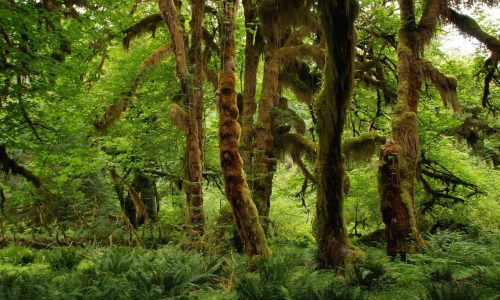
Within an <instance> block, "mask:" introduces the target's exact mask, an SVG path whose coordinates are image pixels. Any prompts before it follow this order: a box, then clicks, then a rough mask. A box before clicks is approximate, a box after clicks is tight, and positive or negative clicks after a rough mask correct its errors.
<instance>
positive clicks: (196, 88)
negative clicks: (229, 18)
mask: <svg viewBox="0 0 500 300" xmlns="http://www.w3.org/2000/svg"><path fill="white" fill-rule="evenodd" d="M192 6H193V16H192V17H193V28H192V30H193V36H194V37H195V39H197V40H199V47H201V33H202V31H201V29H200V26H201V22H202V18H203V1H202V0H193V3H192ZM200 6H201V7H200ZM159 7H160V12H161V14H162V17H163V19H164V20H165V22H166V23H167V26H168V29H169V32H170V35H171V38H172V41H173V48H174V54H175V60H176V71H177V76H178V77H179V80H180V84H181V93H182V94H183V95H186V97H188V110H189V111H188V115H189V124H188V132H187V137H186V139H187V148H188V169H189V178H188V187H187V190H186V193H187V196H188V202H189V203H188V206H189V221H190V224H191V225H192V226H193V232H194V233H195V234H197V235H199V236H202V235H203V234H204V227H205V216H204V213H203V195H202V182H201V180H202V165H203V164H202V148H201V147H200V146H202V145H203V141H202V135H201V134H202V129H200V128H201V124H199V120H201V118H202V109H203V108H202V102H203V98H202V97H203V93H202V84H203V82H202V79H201V73H200V70H201V71H202V70H203V58H202V55H201V49H199V48H197V47H195V49H198V50H195V67H194V68H195V71H194V73H195V74H194V76H193V75H192V74H191V73H190V72H189V69H188V63H187V53H186V47H185V43H184V37H183V34H182V32H181V28H182V27H181V25H180V22H179V18H178V15H177V8H176V6H175V4H174V1H173V0H160V1H159ZM200 14H201V15H200ZM193 42H195V41H193ZM197 51H199V53H198V52H197ZM200 57H201V61H200V60H199V59H200ZM193 77H194V82H193V79H192V78H193ZM200 82H201V83H200ZM200 130H201V131H200Z"/></svg>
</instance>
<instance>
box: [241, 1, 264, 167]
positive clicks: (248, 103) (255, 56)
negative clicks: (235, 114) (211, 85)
mask: <svg viewBox="0 0 500 300" xmlns="http://www.w3.org/2000/svg"><path fill="white" fill-rule="evenodd" d="M243 8H244V10H245V13H244V14H245V28H246V36H245V73H244V83H243V110H242V111H241V112H240V113H241V118H240V119H241V138H240V149H241V157H242V159H243V168H244V170H245V173H246V174H249V175H251V174H252V173H253V170H252V158H253V149H254V138H255V132H254V126H253V118H254V114H255V107H256V104H255V91H256V87H257V70H258V68H259V59H260V55H261V54H262V47H263V42H264V41H263V38H262V35H261V34H260V30H259V28H258V25H255V24H256V23H257V8H256V6H255V5H254V4H252V1H251V0H243Z"/></svg>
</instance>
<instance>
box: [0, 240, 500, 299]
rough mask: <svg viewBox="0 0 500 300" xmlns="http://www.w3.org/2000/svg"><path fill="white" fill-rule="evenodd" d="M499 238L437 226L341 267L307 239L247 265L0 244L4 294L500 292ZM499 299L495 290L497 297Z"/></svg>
mask: <svg viewBox="0 0 500 300" xmlns="http://www.w3.org/2000/svg"><path fill="white" fill-rule="evenodd" d="M498 246H499V243H498V238H497V237H496V236H491V237H487V238H484V239H483V240H481V241H479V242H474V241H472V240H470V239H469V238H468V237H467V236H465V235H463V234H461V233H456V232H438V233H437V234H435V235H434V236H430V237H429V239H428V248H427V250H425V251H424V252H422V253H415V254H412V255H410V256H409V259H408V261H407V262H401V261H391V260H390V259H389V258H387V256H386V255H385V253H384V251H383V250H382V249H380V248H373V247H366V248H364V249H363V250H364V251H365V252H366V253H367V254H368V259H367V260H366V261H365V262H364V263H362V264H359V265H357V266H355V267H353V268H352V269H349V270H345V271H344V272H343V273H344V274H343V275H339V274H336V273H335V272H333V271H332V270H326V269H321V268H319V266H318V261H317V252H316V249H315V248H313V247H306V248H304V247H297V246H288V247H287V246H283V244H281V243H280V244H277V245H275V246H273V253H274V256H273V257H272V258H270V259H268V260H257V261H254V262H252V264H248V262H247V259H246V257H245V256H244V255H243V254H236V253H234V252H233V253H230V254H229V255H225V256H223V257H221V256H214V255H208V254H202V253H199V252H193V251H186V250H182V249H179V248H175V247H172V246H164V247H162V248H159V249H157V250H145V249H137V248H120V247H114V248H90V247H87V248H75V247H72V248H55V249H50V250H33V249H29V248H24V247H21V246H15V245H13V246H8V247H6V248H4V249H0V299H255V300H258V299H305V300H308V299H317V300H319V299H346V300H347V299H422V300H423V299H430V300H435V299H438V300H444V299H464V300H467V299H498V295H499V291H500V285H499V282H500V264H499V262H498V257H499V256H498V254H499V250H498ZM495 297H497V298H495Z"/></svg>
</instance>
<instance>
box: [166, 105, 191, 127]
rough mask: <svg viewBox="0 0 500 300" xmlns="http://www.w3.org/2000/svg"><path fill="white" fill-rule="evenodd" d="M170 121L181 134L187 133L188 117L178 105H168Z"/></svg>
mask: <svg viewBox="0 0 500 300" xmlns="http://www.w3.org/2000/svg"><path fill="white" fill-rule="evenodd" d="M169 110H170V119H171V120H172V124H174V126H175V127H176V128H177V129H179V130H180V131H182V132H185V133H187V132H188V131H189V115H188V114H187V113H186V112H185V111H184V109H182V107H180V106H179V105H178V104H175V103H173V104H170V107H169Z"/></svg>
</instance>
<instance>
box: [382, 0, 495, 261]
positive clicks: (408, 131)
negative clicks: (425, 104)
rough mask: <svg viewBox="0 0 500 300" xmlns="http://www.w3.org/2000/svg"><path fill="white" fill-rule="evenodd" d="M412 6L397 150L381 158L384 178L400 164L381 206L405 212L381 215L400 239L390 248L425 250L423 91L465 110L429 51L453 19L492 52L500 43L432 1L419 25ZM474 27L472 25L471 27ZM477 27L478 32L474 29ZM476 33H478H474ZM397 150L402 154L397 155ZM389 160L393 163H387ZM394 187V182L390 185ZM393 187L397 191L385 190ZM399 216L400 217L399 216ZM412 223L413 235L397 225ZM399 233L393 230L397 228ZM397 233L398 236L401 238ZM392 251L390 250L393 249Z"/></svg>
mask: <svg viewBox="0 0 500 300" xmlns="http://www.w3.org/2000/svg"><path fill="white" fill-rule="evenodd" d="M414 5H415V4H414V1H413V0H400V1H399V8H400V26H399V33H398V35H399V43H398V52H397V53H398V92H397V93H398V102H397V104H396V108H395V112H394V116H393V118H392V135H393V138H394V142H395V144H396V145H395V146H393V145H391V146H390V147H389V149H390V150H388V149H386V150H383V153H382V156H381V160H382V163H381V171H380V173H379V174H380V175H381V176H384V174H386V176H389V173H386V172H385V171H384V170H383V168H385V164H386V163H387V162H388V158H389V157H394V155H397V156H398V157H397V158H395V160H397V162H398V164H397V168H396V169H394V172H397V175H396V176H393V175H390V176H392V178H393V181H392V184H390V185H389V184H383V185H382V186H381V188H380V193H381V197H382V201H383V202H385V203H393V204H395V203H399V202H401V204H402V206H403V207H404V208H405V209H404V210H399V209H396V208H395V207H399V206H401V205H399V204H398V205H397V206H394V205H393V208H394V210H392V209H390V207H391V206H388V205H386V204H384V203H382V205H381V207H382V212H383V214H384V215H385V216H384V221H385V222H386V228H387V233H390V232H392V233H393V234H391V236H392V237H397V239H399V240H398V241H388V244H398V245H403V244H407V243H408V241H410V243H409V244H410V245H412V246H414V247H416V248H421V247H423V246H424V241H423V239H422V237H421V235H420V233H419V230H418V226H417V211H416V204H415V182H416V178H417V159H418V157H419V151H420V145H419V137H418V134H417V121H418V120H417V111H418V103H419V99H420V87H421V83H422V81H424V80H429V81H431V82H432V83H433V84H434V86H435V87H436V89H437V90H438V91H439V94H440V96H441V99H442V101H443V104H444V106H445V107H447V106H451V107H452V109H453V110H454V111H458V110H459V108H460V105H459V103H458V98H457V93H456V89H457V79H456V78H455V77H453V76H447V75H445V74H443V73H441V72H440V71H439V70H438V69H437V68H435V67H434V66H433V65H432V63H431V62H430V61H427V60H425V59H424V58H422V56H423V51H424V48H425V47H426V46H427V45H428V44H429V42H430V41H431V39H432V38H433V36H434V34H435V32H436V29H437V25H438V22H439V20H440V18H444V17H448V18H449V19H450V20H452V22H454V23H455V24H459V27H461V26H462V30H464V31H466V32H475V33H474V35H475V36H478V38H479V40H482V41H484V42H485V43H486V44H487V45H488V47H489V48H490V49H491V50H493V51H495V50H498V41H496V39H494V38H493V39H491V38H489V36H488V35H486V36H485V35H484V34H481V33H483V32H482V31H481V30H480V29H479V30H478V28H479V26H477V24H476V23H475V22H470V21H469V23H468V24H469V26H466V27H465V28H468V29H469V30H466V29H465V28H464V26H465V25H464V23H466V24H467V22H463V20H462V22H459V21H458V19H459V16H458V15H457V13H456V12H454V11H453V10H452V9H450V8H448V2H447V1H443V0H431V1H427V2H426V3H425V5H424V7H423V12H422V15H421V17H420V19H419V21H418V23H417V17H416V13H415V7H414ZM471 24H472V25H471ZM473 25H474V26H473ZM471 27H473V28H474V30H470V29H471ZM395 149H398V150H397V151H396V152H395ZM387 156H389V157H387ZM389 181H390V180H389ZM380 182H381V183H382V182H387V179H384V178H381V179H380ZM385 187H389V188H390V189H392V191H387V190H385V189H384V188H385ZM387 195H392V197H394V199H391V200H388V199H387ZM396 210H397V211H398V212H396ZM403 223H407V224H408V226H409V231H408V232H406V229H404V228H406V225H404V226H400V225H397V224H403ZM393 226H394V228H391V227H393ZM396 232H397V233H396ZM388 249H389V248H388ZM406 251H407V248H406V246H405V247H399V250H398V251H397V252H399V254H400V255H401V256H402V257H404V256H405V253H406ZM388 252H389V253H388V254H389V255H391V256H395V255H396V254H397V253H396V252H394V251H392V250H391V251H388Z"/></svg>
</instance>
